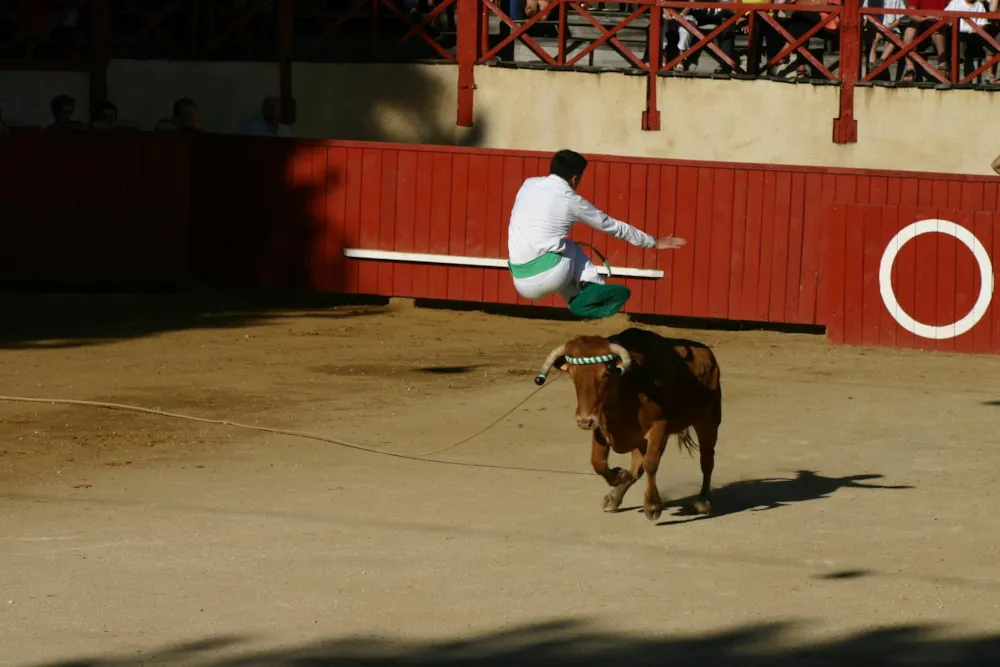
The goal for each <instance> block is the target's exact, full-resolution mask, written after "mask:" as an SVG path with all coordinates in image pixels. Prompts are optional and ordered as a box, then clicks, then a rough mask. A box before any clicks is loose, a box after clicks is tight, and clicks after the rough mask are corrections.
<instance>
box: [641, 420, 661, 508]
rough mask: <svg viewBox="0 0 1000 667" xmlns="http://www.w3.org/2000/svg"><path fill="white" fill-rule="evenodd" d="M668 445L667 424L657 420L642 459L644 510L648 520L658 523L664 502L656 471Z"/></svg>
mask: <svg viewBox="0 0 1000 667" xmlns="http://www.w3.org/2000/svg"><path fill="white" fill-rule="evenodd" d="M666 443H667V422H666V421H665V420H662V419H660V420H657V421H655V422H653V426H652V427H651V428H650V429H649V432H648V433H646V455H645V456H644V457H643V459H642V467H643V469H644V470H645V471H646V497H645V498H644V499H643V504H642V510H643V512H644V513H645V515H646V518H647V519H649V520H650V521H656V520H657V519H659V518H660V514H662V513H663V500H661V499H660V490H659V489H657V488H656V471H657V470H658V469H659V467H660V458H661V457H662V456H663V450H664V449H665V448H666Z"/></svg>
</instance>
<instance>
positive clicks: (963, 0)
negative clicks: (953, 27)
mask: <svg viewBox="0 0 1000 667" xmlns="http://www.w3.org/2000/svg"><path fill="white" fill-rule="evenodd" d="M996 1H997V0H993V3H996ZM993 3H991V4H993ZM944 10H945V11H946V12H965V13H969V12H975V13H977V14H985V13H986V6H985V5H984V4H983V3H982V2H981V1H980V0H951V2H949V3H948V6H947V7H945V8H944ZM955 20H956V21H959V26H958V34H959V40H960V41H961V42H964V43H965V55H964V56H962V75H963V77H967V76H969V75H970V74H972V72H973V71H974V70H975V67H973V63H975V60H976V58H981V57H983V56H984V55H986V41H985V40H984V39H983V38H982V36H981V35H980V34H979V33H977V32H976V31H975V30H973V28H972V26H971V25H970V24H969V21H968V20H960V19H955ZM970 20H971V21H972V22H973V23H975V24H976V25H978V26H979V27H981V28H985V27H986V25H987V24H988V23H989V21H988V20H986V19H979V18H975V19H970Z"/></svg>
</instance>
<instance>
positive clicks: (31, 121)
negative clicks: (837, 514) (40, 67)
mask: <svg viewBox="0 0 1000 667" xmlns="http://www.w3.org/2000/svg"><path fill="white" fill-rule="evenodd" d="M62 94H65V95H69V96H70V97H72V98H74V99H75V100H76V115H75V116H74V117H75V118H76V119H77V120H79V121H82V122H86V121H87V120H89V117H88V115H87V109H88V108H89V98H90V75H88V74H87V73H85V72H24V71H18V70H13V71H3V72H0V110H2V113H3V117H4V119H5V120H6V121H7V122H9V123H10V124H11V125H34V126H40V127H45V126H46V125H49V124H50V123H51V122H52V112H51V111H49V104H50V103H51V102H52V98H53V97H55V96H56V95H62Z"/></svg>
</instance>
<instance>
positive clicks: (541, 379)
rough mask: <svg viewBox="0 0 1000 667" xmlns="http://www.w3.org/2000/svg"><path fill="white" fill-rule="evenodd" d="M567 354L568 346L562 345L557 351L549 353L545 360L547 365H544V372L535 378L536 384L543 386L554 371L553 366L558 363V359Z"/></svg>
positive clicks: (540, 372)
mask: <svg viewBox="0 0 1000 667" xmlns="http://www.w3.org/2000/svg"><path fill="white" fill-rule="evenodd" d="M565 354H566V346H565V345H560V346H559V347H557V348H556V349H554V350H552V351H551V352H550V353H549V356H548V357H547V358H546V359H545V363H544V364H542V370H541V371H539V373H538V375H537V376H535V384H537V385H541V384H543V383H544V382H545V377H546V376H547V375H548V374H549V371H551V370H552V364H554V363H556V359H558V358H559V357H561V356H563V355H565Z"/></svg>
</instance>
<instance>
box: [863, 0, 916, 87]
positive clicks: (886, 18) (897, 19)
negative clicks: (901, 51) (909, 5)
mask: <svg viewBox="0 0 1000 667" xmlns="http://www.w3.org/2000/svg"><path fill="white" fill-rule="evenodd" d="M863 6H864V7H873V8H881V9H906V0H864V4H863ZM904 18H905V17H904V15H903V14H881V15H878V14H876V15H869V16H868V17H867V19H869V20H871V19H874V20H876V21H878V22H879V23H881V24H882V25H884V26H885V27H886V28H888V29H889V30H890V31H891V32H892V33H893V34H895V35H896V36H897V37H901V36H902V25H903V19H904ZM866 27H867V26H866ZM872 29H873V30H874V31H875V34H874V36H873V37H872V46H871V49H870V50H869V51H868V71H869V72H870V71H872V70H874V69H875V68H876V67H878V66H879V65H881V64H882V63H883V62H885V61H886V59H888V58H889V56H891V55H892V52H893V51H895V50H896V45H895V44H893V43H892V42H891V41H889V40H888V39H886V38H885V37H883V36H882V32H881V31H879V30H878V29H877V28H872ZM882 42H885V48H883V49H882V55H881V56H879V55H878V47H879V45H880V44H881V43H882Z"/></svg>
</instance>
